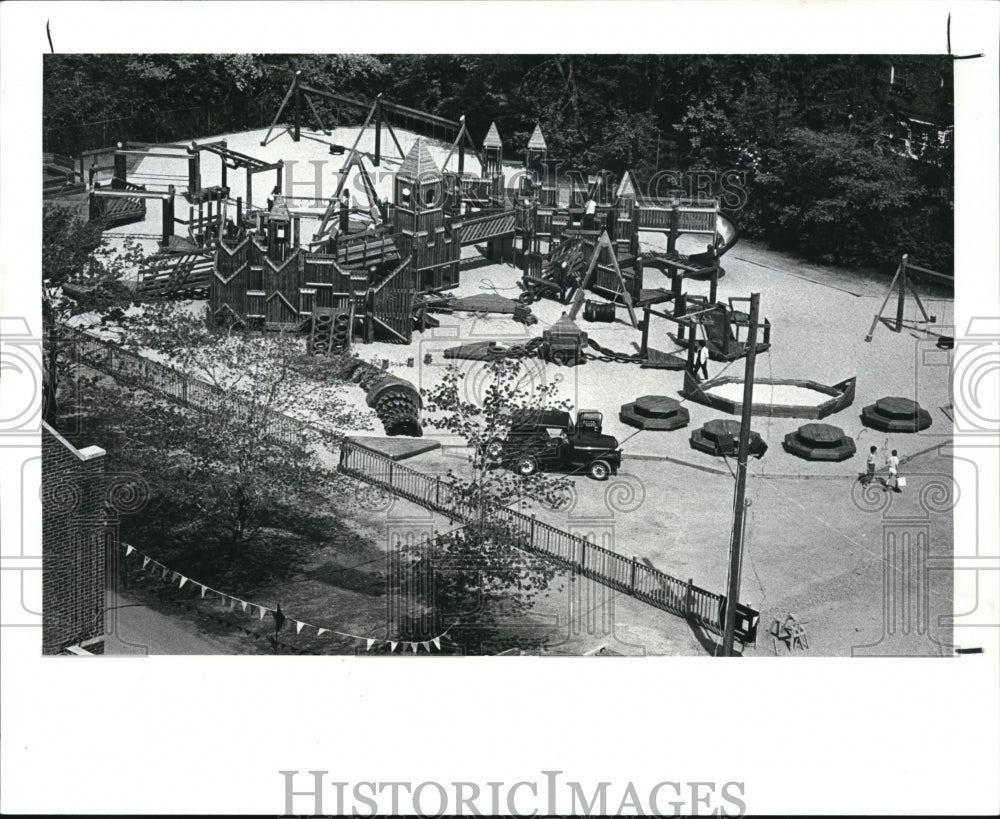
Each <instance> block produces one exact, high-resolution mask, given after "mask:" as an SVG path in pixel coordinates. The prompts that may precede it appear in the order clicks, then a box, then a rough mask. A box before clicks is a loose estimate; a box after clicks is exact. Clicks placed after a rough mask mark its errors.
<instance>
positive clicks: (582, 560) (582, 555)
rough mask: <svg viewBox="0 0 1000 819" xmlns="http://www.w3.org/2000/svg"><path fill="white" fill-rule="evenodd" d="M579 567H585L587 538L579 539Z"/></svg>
mask: <svg viewBox="0 0 1000 819" xmlns="http://www.w3.org/2000/svg"><path fill="white" fill-rule="evenodd" d="M580 568H581V569H586V568H587V538H581V539H580Z"/></svg>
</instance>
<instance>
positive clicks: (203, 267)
mask: <svg viewBox="0 0 1000 819" xmlns="http://www.w3.org/2000/svg"><path fill="white" fill-rule="evenodd" d="M214 270H215V262H214V260H213V258H212V255H211V254H209V253H205V252H196V253H180V254H161V255H158V256H155V257H154V258H153V265H152V266H151V267H148V268H146V269H145V270H143V271H142V272H141V273H140V274H139V275H140V281H139V288H138V290H139V293H140V295H142V296H143V297H144V298H161V299H162V298H198V299H203V298H208V291H209V288H210V287H211V286H212V274H213V272H214Z"/></svg>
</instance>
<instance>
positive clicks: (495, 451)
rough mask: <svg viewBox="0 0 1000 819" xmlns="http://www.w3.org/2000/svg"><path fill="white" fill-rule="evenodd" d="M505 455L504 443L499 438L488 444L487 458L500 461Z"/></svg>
mask: <svg viewBox="0 0 1000 819" xmlns="http://www.w3.org/2000/svg"><path fill="white" fill-rule="evenodd" d="M502 455H503V441H501V440H500V439H498V438H494V439H493V440H492V441H490V442H489V443H488V444H486V457H487V458H489V459H490V460H491V461H499V460H500V456H502Z"/></svg>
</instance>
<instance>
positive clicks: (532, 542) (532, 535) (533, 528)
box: [528, 515, 535, 549]
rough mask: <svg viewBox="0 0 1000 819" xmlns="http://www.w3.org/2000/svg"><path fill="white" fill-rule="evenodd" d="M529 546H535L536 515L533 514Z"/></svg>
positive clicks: (532, 547)
mask: <svg viewBox="0 0 1000 819" xmlns="http://www.w3.org/2000/svg"><path fill="white" fill-rule="evenodd" d="M528 547H529V548H531V549H534V548H535V516H534V515H532V516H531V531H530V532H529V533H528Z"/></svg>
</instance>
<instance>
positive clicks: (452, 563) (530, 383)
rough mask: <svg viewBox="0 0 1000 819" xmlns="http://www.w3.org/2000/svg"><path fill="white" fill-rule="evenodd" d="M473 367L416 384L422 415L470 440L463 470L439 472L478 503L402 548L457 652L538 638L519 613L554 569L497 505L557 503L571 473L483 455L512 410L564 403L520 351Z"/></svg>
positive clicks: (563, 498) (503, 433)
mask: <svg viewBox="0 0 1000 819" xmlns="http://www.w3.org/2000/svg"><path fill="white" fill-rule="evenodd" d="M478 375H479V376H481V380H480V379H476V380H475V382H472V381H470V380H469V379H468V377H467V373H465V372H463V371H461V370H459V369H458V368H456V367H454V366H449V367H447V368H446V369H445V371H444V373H443V375H442V377H441V379H440V380H439V381H438V382H437V383H436V384H435V385H434V386H433V387H432V388H430V389H428V390H426V391H424V393H423V394H424V410H425V418H426V421H425V423H426V424H427V425H428V426H431V427H433V428H435V429H437V430H439V431H441V432H445V433H449V434H451V435H454V436H456V437H458V438H459V439H460V440H462V441H463V442H464V443H465V444H466V445H467V446H468V447H469V448H470V450H471V456H470V459H469V464H470V469H469V472H468V473H465V474H458V473H456V472H454V471H450V472H449V473H448V478H449V479H450V481H451V482H452V484H453V485H454V486H455V487H456V489H457V491H458V492H459V494H460V496H461V497H462V499H463V501H464V502H465V503H466V505H467V507H471V508H472V509H477V510H478V512H479V514H478V516H477V519H476V520H474V521H471V522H470V523H469V524H468V525H467V526H465V527H464V528H463V529H461V530H459V531H457V532H453V533H449V534H446V535H444V536H442V537H439V538H436V539H435V540H433V541H432V542H430V543H424V544H420V545H418V546H414V547H407V548H405V549H404V550H403V551H404V553H405V554H406V555H407V556H408V557H409V558H410V560H411V561H412V577H415V578H419V580H418V581H416V582H418V583H421V584H423V587H424V588H430V589H431V605H432V607H433V608H434V611H435V614H436V618H435V620H436V623H437V624H438V626H439V627H440V626H444V625H446V624H448V625H453V623H454V618H458V620H459V623H458V624H457V625H453V628H452V631H451V637H452V639H454V640H455V641H456V642H459V643H460V644H461V645H462V646H463V648H464V650H465V651H466V652H467V653H490V652H493V651H496V650H498V649H500V648H502V647H505V646H506V647H510V646H511V645H519V646H522V647H523V646H533V645H537V644H538V643H540V642H542V641H543V640H544V636H541V637H538V636H532V635H530V634H526V633H525V631H524V628H523V625H524V623H523V618H524V617H525V616H526V615H528V613H529V612H530V610H531V608H532V606H533V604H534V602H535V600H536V599H537V597H538V595H540V594H543V593H544V592H546V591H547V590H548V588H549V586H550V584H551V582H552V581H553V579H554V578H555V577H556V573H557V572H556V569H555V567H554V566H553V564H552V563H551V562H550V561H548V560H546V559H544V558H541V557H537V556H535V555H532V554H531V553H530V552H528V551H526V549H525V547H526V546H527V545H528V544H527V543H526V541H525V537H524V535H523V533H522V532H519V531H518V530H517V529H516V528H515V527H512V526H511V525H510V523H509V522H508V519H506V518H505V517H504V516H503V514H502V510H503V509H504V508H505V507H507V506H510V505H511V503H512V502H515V501H516V502H517V505H518V506H519V507H520V508H522V509H525V508H531V506H532V505H533V504H534V503H539V504H543V505H545V506H548V507H550V508H559V507H560V506H562V505H564V504H565V503H566V502H567V501H568V498H569V491H570V488H571V483H570V481H569V479H568V478H566V477H565V476H556V475H551V474H545V473H542V472H536V473H535V474H533V475H530V476H519V475H515V474H514V473H513V472H512V471H510V470H508V469H506V468H503V467H501V466H499V465H498V464H497V463H495V462H494V461H493V460H492V459H491V457H490V454H489V449H490V447H489V444H490V443H491V442H494V441H497V440H504V439H506V437H507V435H508V433H509V432H510V428H511V423H512V420H513V417H514V415H515V414H517V413H523V412H532V411H538V410H541V409H568V408H569V407H568V403H567V402H566V401H564V400H560V399H559V398H558V396H557V393H558V384H556V383H544V382H536V381H535V380H534V377H533V376H534V374H533V373H531V372H526V371H525V369H524V367H523V365H522V362H521V361H520V360H516V359H499V360H496V361H490V362H487V363H486V364H485V366H484V367H483V369H482V370H481V371H480V372H479V373H478ZM404 591H405V589H404ZM510 619H516V620H521V621H522V622H520V623H518V628H516V629H512V630H507V629H505V628H504V624H505V621H509V620H510ZM449 621H450V622H449ZM508 624H509V623H508Z"/></svg>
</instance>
